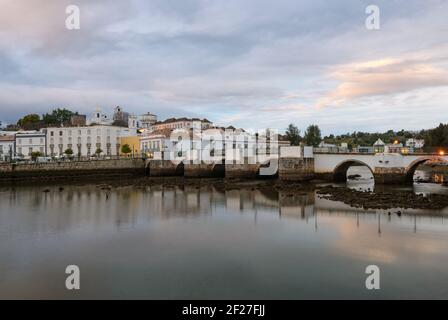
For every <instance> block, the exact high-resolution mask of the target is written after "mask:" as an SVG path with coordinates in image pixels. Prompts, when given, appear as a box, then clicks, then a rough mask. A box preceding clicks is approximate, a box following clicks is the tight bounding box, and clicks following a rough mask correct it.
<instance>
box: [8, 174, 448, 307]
mask: <svg viewBox="0 0 448 320" xmlns="http://www.w3.org/2000/svg"><path fill="white" fill-rule="evenodd" d="M364 184H368V181H367V182H366V181H365V182H364ZM355 185H356V183H355ZM359 185H362V183H359V182H358V183H357V187H359ZM352 186H353V185H352ZM414 187H415V188H416V192H446V189H444V188H442V187H440V186H429V190H428V189H427V187H428V186H423V187H422V186H418V185H415V186H414ZM46 188H48V190H47V191H48V192H43V190H44V189H46ZM425 188H426V189H425ZM372 264H374V265H377V266H378V267H379V268H380V271H381V273H380V280H381V282H380V283H381V288H380V290H367V289H366V287H365V280H366V277H367V275H366V274H365V269H366V267H367V266H368V265H372ZM67 265H77V266H78V267H79V268H80V274H81V277H80V279H81V282H80V283H81V289H80V290H75V291H69V290H67V289H66V288H65V279H66V277H67V274H65V268H66V266H67ZM0 298H2V299H11V298H25V299H37V298H39V299H46V298H57V299H80V298H84V299H99V298H101V299H131V298H135V299H309V298H321V299H332V298H338V299H348V298H355V299H379V298H384V299H388V298H436V299H437V298H445V299H447V298H448V209H443V210H437V211H421V210H412V209H410V210H403V213H402V214H401V215H397V214H392V215H387V214H386V213H385V212H382V211H375V210H362V209H354V208H351V207H349V206H347V205H345V204H342V203H339V202H332V201H329V200H324V199H320V198H319V197H318V196H317V195H316V194H315V193H314V192H303V193H298V194H296V195H290V194H287V193H283V192H277V191H269V190H264V191H263V190H253V189H252V188H247V189H240V190H227V191H223V190H218V189H216V188H215V187H213V186H203V187H200V188H199V187H194V186H191V187H174V186H171V187H162V186H143V187H136V186H126V187H117V188H112V189H111V190H102V189H100V188H98V187H96V186H95V185H79V186H76V185H71V186H64V187H63V189H60V188H59V186H54V185H53V186H48V187H44V186H15V187H2V188H0Z"/></svg>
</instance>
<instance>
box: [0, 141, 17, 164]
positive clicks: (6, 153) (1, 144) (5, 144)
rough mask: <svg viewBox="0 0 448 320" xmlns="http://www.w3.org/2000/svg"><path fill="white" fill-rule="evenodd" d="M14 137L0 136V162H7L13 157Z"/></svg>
mask: <svg viewBox="0 0 448 320" xmlns="http://www.w3.org/2000/svg"><path fill="white" fill-rule="evenodd" d="M15 139H16V138H15V136H14V135H0V161H4V160H9V159H11V157H12V156H14V149H15Z"/></svg>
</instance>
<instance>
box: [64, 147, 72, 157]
mask: <svg viewBox="0 0 448 320" xmlns="http://www.w3.org/2000/svg"><path fill="white" fill-rule="evenodd" d="M64 153H65V154H66V155H67V156H71V155H73V150H72V149H70V148H69V149H67V150H65V151H64Z"/></svg>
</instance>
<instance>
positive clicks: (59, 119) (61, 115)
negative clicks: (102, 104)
mask: <svg viewBox="0 0 448 320" xmlns="http://www.w3.org/2000/svg"><path fill="white" fill-rule="evenodd" d="M75 114H78V113H77V112H76V113H75V112H73V111H70V110H68V109H66V108H62V109H60V108H57V109H55V110H53V111H52V112H51V113H46V114H44V115H43V117H42V118H43V121H44V122H45V124H46V125H57V126H58V125H61V124H63V123H68V122H69V121H70V118H71V116H73V115H75Z"/></svg>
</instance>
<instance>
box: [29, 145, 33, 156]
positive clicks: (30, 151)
mask: <svg viewBox="0 0 448 320" xmlns="http://www.w3.org/2000/svg"><path fill="white" fill-rule="evenodd" d="M32 153H33V147H29V149H28V155H29V156H30V155H31V154H32Z"/></svg>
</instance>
